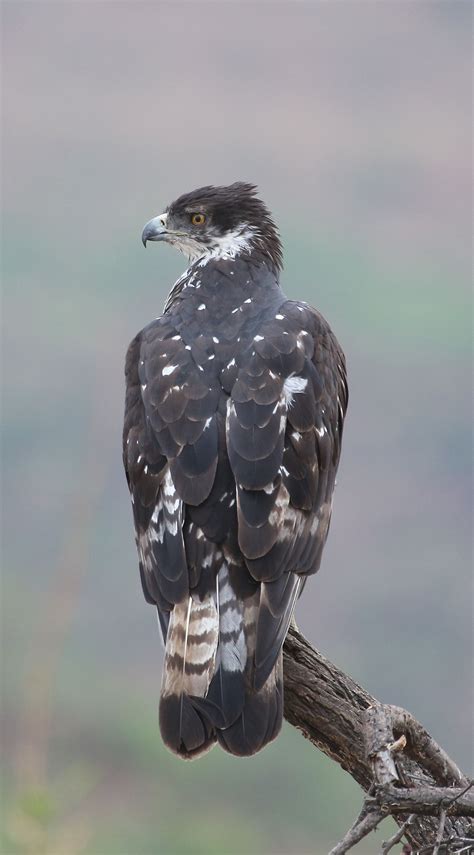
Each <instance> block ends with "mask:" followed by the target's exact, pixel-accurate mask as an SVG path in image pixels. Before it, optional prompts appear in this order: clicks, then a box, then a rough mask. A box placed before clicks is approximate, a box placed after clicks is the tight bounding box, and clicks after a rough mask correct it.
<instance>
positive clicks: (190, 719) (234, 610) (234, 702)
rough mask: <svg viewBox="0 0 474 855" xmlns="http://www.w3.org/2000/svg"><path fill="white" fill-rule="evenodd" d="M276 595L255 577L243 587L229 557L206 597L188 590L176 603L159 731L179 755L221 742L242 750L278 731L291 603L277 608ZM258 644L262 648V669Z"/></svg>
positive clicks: (192, 753)
mask: <svg viewBox="0 0 474 855" xmlns="http://www.w3.org/2000/svg"><path fill="white" fill-rule="evenodd" d="M283 587H286V586H283ZM279 595H280V591H279V590H278V591H276V589H275V590H273V588H272V587H271V586H270V590H269V592H266V591H265V586H261V585H258V586H257V585H255V584H254V583H253V582H250V584H248V585H247V587H245V586H244V585H243V584H242V580H241V578H240V580H238V578H237V576H236V574H235V573H233V571H232V570H229V567H228V566H227V564H226V563H225V561H224V562H223V563H222V564H221V566H220V568H219V570H218V572H217V574H216V580H215V590H214V591H212V592H211V593H209V594H208V595H207V596H205V597H203V599H200V598H198V597H197V595H193V596H190V597H186V599H185V600H184V601H183V602H181V603H178V604H177V605H176V606H175V607H174V609H173V610H172V612H171V616H170V621H169V626H168V633H167V638H166V654H165V663H164V672H163V683H162V690H161V699H160V730H161V734H162V738H163V741H164V742H165V744H166V745H167V746H168V748H170V749H171V751H173V752H174V753H175V754H178V755H179V756H181V757H184V758H192V757H197V756H199V755H200V754H202V753H204V752H205V751H207V750H209V748H211V747H212V745H213V744H214V743H215V742H216V741H217V742H218V743H219V744H220V745H221V746H222V748H224V749H225V751H228V752H229V753H231V754H235V755H237V756H241V757H245V756H249V755H251V754H255V753H256V752H257V751H260V750H261V749H262V748H263V747H264V746H265V745H266V744H267V743H268V742H271V741H272V740H273V739H275V738H276V736H278V733H279V732H280V729H281V725H282V719H283V664H282V663H283V657H282V652H281V645H282V643H283V640H284V635H285V633H286V629H287V626H288V622H289V619H290V617H291V611H292V607H293V602H292V603H291V605H290V606H289V607H288V608H287V609H285V608H279V605H280V599H281V597H280V596H279ZM262 621H263V624H262ZM267 632H268V633H269V635H268V637H267V638H266V636H267ZM262 633H263V635H262ZM272 638H273V639H274V640H275V643H274V645H273V646H272V645H271V640H272ZM263 639H265V640H267V641H268V649H267V648H266V647H265V645H263V643H262V642H263ZM259 648H261V650H262V653H263V655H264V660H263V662H262V663H261V665H260V668H259V667H258V666H259V661H258V659H259V657H258V656H257V655H256V654H257V652H258V649H259ZM272 649H273V654H272V652H271V651H272ZM262 666H263V668H262Z"/></svg>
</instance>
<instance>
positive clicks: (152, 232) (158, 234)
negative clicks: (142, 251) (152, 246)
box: [142, 214, 168, 247]
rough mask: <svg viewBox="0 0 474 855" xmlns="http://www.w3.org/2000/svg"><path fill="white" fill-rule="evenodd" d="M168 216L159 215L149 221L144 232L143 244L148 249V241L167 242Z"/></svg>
mask: <svg viewBox="0 0 474 855" xmlns="http://www.w3.org/2000/svg"><path fill="white" fill-rule="evenodd" d="M166 218H167V215H166V214H159V215H158V217H153V219H152V220H149V221H148V223H147V224H146V226H145V227H144V229H143V231H142V243H143V246H145V247H146V242H147V240H166V236H167V234H168V232H167V230H166Z"/></svg>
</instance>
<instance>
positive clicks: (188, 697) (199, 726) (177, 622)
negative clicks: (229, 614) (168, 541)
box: [159, 596, 218, 758]
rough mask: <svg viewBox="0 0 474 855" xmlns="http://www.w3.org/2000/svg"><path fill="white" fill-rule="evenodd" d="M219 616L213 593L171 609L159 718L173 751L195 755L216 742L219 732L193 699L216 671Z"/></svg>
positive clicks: (204, 689)
mask: <svg viewBox="0 0 474 855" xmlns="http://www.w3.org/2000/svg"><path fill="white" fill-rule="evenodd" d="M217 640H218V615H217V609H216V604H215V601H214V598H213V597H212V596H209V597H207V598H206V599H204V600H202V601H201V600H199V599H194V598H193V597H187V598H186V600H185V601H183V602H182V603H179V604H178V605H176V606H175V607H174V609H173V611H172V612H171V617H170V622H169V627H168V634H167V639H166V653H165V662H164V669H163V682H162V687H161V697H160V710H159V722H160V731H161V736H162V738H163V742H164V743H165V745H167V747H168V748H170V749H171V751H173V752H174V753H175V754H179V755H180V756H182V757H185V758H191V757H197V756H199V754H203V753H204V752H205V751H208V750H209V749H210V748H211V747H212V745H213V744H214V743H215V741H216V737H215V731H214V728H213V726H212V724H211V723H210V721H209V719H208V718H206V716H203V715H202V713H201V712H200V711H199V709H198V708H197V706H196V705H195V704H194V698H195V697H197V698H199V697H201V698H202V697H204V696H205V695H206V694H207V691H208V689H209V684H210V682H211V678H212V675H213V673H214V666H215V658H216V653H217Z"/></svg>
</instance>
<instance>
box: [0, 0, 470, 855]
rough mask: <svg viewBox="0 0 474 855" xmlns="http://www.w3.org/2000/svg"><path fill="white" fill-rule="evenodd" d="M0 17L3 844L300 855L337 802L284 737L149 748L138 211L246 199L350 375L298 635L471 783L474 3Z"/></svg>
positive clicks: (122, 6)
mask: <svg viewBox="0 0 474 855" xmlns="http://www.w3.org/2000/svg"><path fill="white" fill-rule="evenodd" d="M2 5H3V40H4V44H3V83H4V118H3V143H4V145H3V157H4V184H3V208H4V242H3V292H4V299H3V319H4V331H3V347H4V352H3V381H4V399H3V404H4V406H3V412H4V420H3V421H4V438H3V466H2V468H3V621H2V625H3V633H4V635H3V646H2V652H3V655H2V665H3V668H2V675H3V692H2V720H3V741H4V756H5V762H4V764H3V776H4V782H3V784H4V798H3V811H2V813H3V830H2V835H3V837H2V852H5V853H29V855H42V853H43V855H79V853H83V855H155V853H156V855H174V853H199V854H200V853H203V855H213V853H215V855H221V854H222V855H226V853H229V855H231V853H232V855H239V853H247V855H269V853H292V855H306V853H308V855H309V853H312V855H324V853H326V852H327V851H328V849H329V848H330V845H331V843H334V842H335V841H336V840H337V839H338V838H339V837H341V836H342V833H343V831H344V830H345V829H346V828H347V827H348V825H349V824H350V823H351V821H352V818H353V816H354V815H355V813H356V812H357V811H358V809H359V806H360V803H361V794H360V791H359V790H358V788H357V787H356V785H355V784H354V783H353V782H352V781H351V779H350V778H349V777H348V776H347V775H345V773H343V772H342V771H341V770H340V769H339V768H338V767H336V766H335V765H334V764H333V763H332V762H330V761H329V760H327V759H326V758H325V757H323V756H322V755H320V754H319V753H318V752H317V751H316V750H315V749H313V748H312V747H311V746H310V745H309V744H308V743H306V742H305V741H304V740H303V738H302V737H301V735H300V734H298V733H297V732H296V731H295V730H293V729H291V728H290V727H289V726H287V725H285V726H284V731H283V734H282V736H281V737H280V739H279V740H278V741H277V742H276V743H274V744H273V745H272V746H270V747H269V748H267V749H266V750H265V751H264V752H263V753H262V754H261V755H259V756H257V757H256V758H253V759H251V760H246V761H237V760H235V759H233V758H231V757H228V756H225V755H224V754H223V753H219V751H217V750H215V751H213V752H211V754H210V755H208V756H206V757H205V758H203V759H202V760H199V761H198V762H195V763H191V764H184V763H182V762H181V761H178V760H177V759H175V758H174V757H172V756H171V755H170V754H168V753H167V752H166V751H165V750H164V749H163V747H162V745H161V744H160V739H159V735H158V728H157V720H156V719H157V713H156V710H157V699H158V691H159V684H160V673H161V658H162V651H161V645H160V641H159V638H158V632H157V628H156V621H155V616H154V613H153V610H152V609H150V608H149V607H148V606H147V605H146V604H145V602H144V601H143V598H142V594H141V589H140V586H139V577H138V569H137V560H136V555H135V546H134V542H133V534H132V521H131V511H130V507H129V497H128V493H127V490H126V486H125V479H124V476H123V472H122V464H121V459H120V454H121V452H120V440H121V419H122V406H123V404H122V398H123V379H122V371H123V368H122V366H123V358H124V353H125V349H126V347H127V344H128V342H129V340H130V339H131V338H132V337H133V336H134V334H135V332H136V331H137V330H138V329H140V328H141V327H142V326H144V325H145V324H146V323H147V322H148V321H149V320H150V319H151V318H153V317H155V316H156V315H158V314H159V313H160V311H161V308H162V305H163V301H164V298H165V296H166V294H167V291H168V290H169V288H170V286H171V284H172V283H173V281H174V279H175V278H176V277H177V276H178V274H179V273H180V272H181V271H182V269H183V261H182V258H181V257H179V256H178V255H177V254H176V253H174V252H173V250H171V249H170V248H168V247H157V246H151V247H149V249H148V251H147V252H144V251H143V247H142V246H141V243H140V234H141V228H142V225H143V223H144V222H145V221H146V220H148V219H149V218H150V217H151V216H153V215H155V214H156V213H158V212H159V211H160V210H161V209H162V208H163V206H164V205H166V204H167V203H168V202H170V201H171V200H172V199H173V198H175V197H176V196H177V195H179V194H180V193H182V192H185V191H188V190H190V189H193V188H194V187H197V186H200V185H202V184H206V183H227V182H231V181H234V180H236V179H243V180H250V181H255V182H257V183H258V184H259V186H260V190H261V194H262V196H263V198H264V199H265V200H266V201H267V203H268V204H269V206H270V208H271V209H272V210H273V212H274V214H275V217H276V219H277V221H278V223H279V225H280V228H281V233H282V237H283V241H284V246H285V272H284V287H285V290H286V293H287V294H288V296H289V297H292V298H302V299H306V300H308V301H310V302H311V303H313V304H314V305H316V306H317V307H318V308H319V309H320V310H321V311H322V312H323V313H324V314H325V315H326V317H327V318H328V319H329V321H330V322H331V324H332V326H333V328H334V330H335V331H336V333H337V335H338V336H339V338H340V340H341V342H342V343H343V345H344V348H345V350H346V354H347V359H348V366H349V379H350V388H351V401H350V409H349V416H348V420H347V427H346V433H345V446H344V450H343V460H342V465H341V468H340V474H339V479H338V488H337V495H336V502H335V512H334V516H333V523H332V528H331V535H330V538H329V542H328V545H327V548H326V552H325V556H324V560H323V567H322V570H321V572H320V574H319V575H318V577H316V578H315V579H314V580H313V581H312V582H311V584H310V585H308V586H307V588H306V590H305V595H304V597H303V599H302V601H301V602H300V603H299V605H298V609H297V620H298V623H299V626H300V628H301V629H302V630H303V631H304V632H305V633H306V635H307V636H308V638H309V639H310V640H311V641H312V642H313V643H314V644H315V645H316V646H318V647H319V648H320V649H321V650H322V651H323V652H324V653H325V654H326V655H327V656H329V657H330V658H331V659H333V660H334V661H335V662H336V663H337V664H338V665H339V666H340V667H342V668H343V669H345V670H347V671H348V672H349V673H350V674H351V675H352V676H353V677H354V678H355V679H357V680H359V681H360V682H361V683H362V684H363V685H364V686H365V687H366V688H367V689H368V690H369V691H371V692H372V693H373V694H375V695H376V696H377V697H379V698H380V699H382V700H384V701H386V702H394V703H397V704H400V705H403V706H406V707H408V708H409V709H410V710H411V711H412V712H413V713H414V714H415V715H416V716H417V717H418V718H419V719H421V720H422V721H423V722H424V723H425V725H426V726H427V727H428V728H429V729H430V730H431V731H432V733H433V735H434V736H435V737H436V738H437V739H438V740H439V741H440V742H441V743H442V744H443V745H444V747H445V748H446V749H447V750H448V751H449V752H450V753H451V754H452V756H453V757H454V759H455V760H457V761H458V762H459V763H460V764H461V765H462V766H463V767H464V768H465V770H466V771H467V772H469V771H470V770H471V771H472V761H471V757H470V749H471V740H470V727H469V722H470V717H471V712H472V710H471V706H470V704H471V696H470V691H469V690H470V682H471V678H470V673H471V661H470V656H469V654H468V650H469V639H470V626H471V613H470V602H469V596H468V592H469V590H470V513H469V511H470V483H471V482H470V470H469V466H470V410H469V404H468V401H469V398H470V395H469V390H470V387H471V359H470V311H469V309H470V286H469V280H470V256H471V243H470V189H469V184H470V120H471V107H470V63H471V46H470V41H471V37H470V10H471V6H470V4H469V3H467V2H466V3H465V2H411V3H401V2H400V3H394V2H379V3H377V2H351V0H346V2H337V3H332V4H330V3H319V2H287V3H278V2H275V3H267V2H260V3H259V2H254V3H230V2H229V3H225V2H221V3H218V2H213V3H211V2H210V3H202V2H194V3H191V2H188V3H184V2H183V3H182V2H173V3H171V2H170V3H161V2H153V3H152V2H150V3H147V2H56V3H54V2H53V3H52V2H4V3H3V4H2ZM389 832H390V824H386V825H385V826H384V828H383V829H382V832H381V834H379V835H378V837H375V836H374V837H373V838H371V839H370V840H369V841H365V842H364V844H361V845H360V846H359V848H358V850H357V851H358V852H359V853H362V855H363V853H367V854H368V853H373V852H376V851H377V843H376V841H377V840H380V839H382V838H383V837H384V836H385V837H386V836H388V834H389Z"/></svg>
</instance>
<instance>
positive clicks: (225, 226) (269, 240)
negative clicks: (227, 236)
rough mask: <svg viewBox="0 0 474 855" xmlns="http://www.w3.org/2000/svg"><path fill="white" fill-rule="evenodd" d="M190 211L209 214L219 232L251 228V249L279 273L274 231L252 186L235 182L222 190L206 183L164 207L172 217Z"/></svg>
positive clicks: (280, 259) (279, 249)
mask: <svg viewBox="0 0 474 855" xmlns="http://www.w3.org/2000/svg"><path fill="white" fill-rule="evenodd" d="M193 210H196V211H205V212H207V213H208V214H210V215H211V216H212V221H213V224H214V226H216V227H218V228H219V229H220V230H221V231H222V233H225V232H227V231H233V230H234V229H237V228H239V226H243V227H245V226H249V227H250V228H253V229H254V230H255V238H254V239H253V240H252V241H251V245H252V250H253V251H254V252H257V253H260V254H261V255H264V256H265V257H266V258H267V259H269V260H270V263H271V267H272V268H273V269H274V270H275V272H278V271H279V270H281V268H282V266H283V255H282V246H281V241H280V237H279V234H278V230H277V227H276V225H275V223H274V222H273V219H272V216H271V214H270V211H269V210H268V208H267V206H266V205H265V204H264V202H262V200H261V199H259V198H258V196H257V186H256V184H250V183H248V182H245V181H235V182H234V183H233V184H229V185H228V186H223V187H214V186H213V185H211V184H208V185H206V186H205V187H200V188H199V189H197V190H192V191H191V192H190V193H185V194H184V195H182V196H180V197H179V198H178V199H176V201H175V202H172V203H171V205H169V206H168V208H167V212H168V213H170V214H172V215H176V214H181V213H184V212H186V213H189V212H190V211H193Z"/></svg>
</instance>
